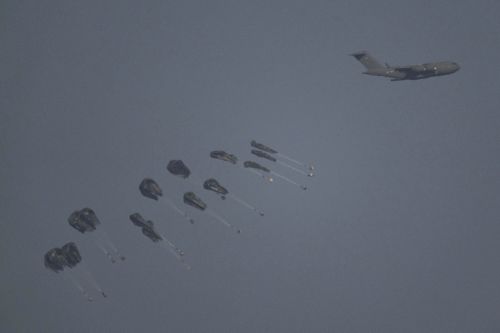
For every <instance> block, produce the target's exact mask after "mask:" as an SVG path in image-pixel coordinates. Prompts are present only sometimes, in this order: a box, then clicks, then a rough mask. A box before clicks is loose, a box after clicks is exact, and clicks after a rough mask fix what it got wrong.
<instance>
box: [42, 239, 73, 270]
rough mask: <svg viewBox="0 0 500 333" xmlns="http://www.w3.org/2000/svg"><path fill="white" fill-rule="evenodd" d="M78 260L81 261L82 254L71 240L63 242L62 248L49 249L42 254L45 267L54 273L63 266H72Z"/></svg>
mask: <svg viewBox="0 0 500 333" xmlns="http://www.w3.org/2000/svg"><path fill="white" fill-rule="evenodd" d="M80 261H82V256H81V255H80V252H79V251H78V248H77V247H76V244H75V243H73V242H70V243H66V244H64V245H63V247H62V248H58V247H56V248H53V249H50V250H49V251H47V253H45V256H44V264H45V267H46V268H47V269H50V270H52V271H54V272H56V273H57V272H59V271H62V270H63V269H64V268H65V267H69V268H72V267H74V266H76V265H77V264H78V263H79V262H80Z"/></svg>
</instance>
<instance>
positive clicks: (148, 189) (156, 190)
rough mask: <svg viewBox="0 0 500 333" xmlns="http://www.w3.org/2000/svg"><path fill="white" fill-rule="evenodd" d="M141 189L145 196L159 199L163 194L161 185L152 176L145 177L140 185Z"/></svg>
mask: <svg viewBox="0 0 500 333" xmlns="http://www.w3.org/2000/svg"><path fill="white" fill-rule="evenodd" d="M139 191H141V194H142V195H143V196H145V197H148V198H150V199H153V200H158V198H159V197H161V196H162V195H163V192H162V190H161V188H160V186H159V185H158V184H157V183H156V182H155V181H154V180H153V179H151V178H144V179H143V180H142V182H141V184H140V185H139Z"/></svg>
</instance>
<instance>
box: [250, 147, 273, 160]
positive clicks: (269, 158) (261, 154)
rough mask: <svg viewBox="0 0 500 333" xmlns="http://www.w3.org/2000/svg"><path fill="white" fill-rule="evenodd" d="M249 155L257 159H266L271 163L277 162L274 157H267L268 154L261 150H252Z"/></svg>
mask: <svg viewBox="0 0 500 333" xmlns="http://www.w3.org/2000/svg"><path fill="white" fill-rule="evenodd" d="M251 153H252V154H254V155H255V156H258V157H261V158H265V159H267V160H269V161H272V162H276V161H277V160H276V158H275V157H273V156H271V155H269V154H268V153H266V152H263V151H261V150H257V149H252V150H251Z"/></svg>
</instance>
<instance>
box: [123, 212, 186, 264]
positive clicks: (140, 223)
mask: <svg viewBox="0 0 500 333" xmlns="http://www.w3.org/2000/svg"><path fill="white" fill-rule="evenodd" d="M129 218H130V221H132V223H133V224H134V225H135V226H137V227H139V228H141V230H142V234H143V235H144V236H146V237H147V238H149V239H150V240H151V241H153V243H160V242H161V241H164V242H166V243H163V242H161V243H160V244H166V247H165V246H164V248H166V249H167V250H168V251H170V252H171V253H172V254H173V255H174V256H175V258H176V259H177V260H178V261H179V262H180V263H182V264H183V265H184V266H185V267H186V268H187V269H191V267H190V266H189V265H188V264H186V263H185V262H184V259H183V258H182V256H184V251H182V250H181V249H179V248H178V247H177V246H176V245H175V244H174V243H172V242H171V241H170V240H168V239H167V238H166V237H165V236H163V235H161V234H160V233H158V232H157V231H156V230H155V229H154V223H153V221H151V220H147V221H146V219H144V218H143V217H142V215H141V214H139V213H133V214H130V216H129Z"/></svg>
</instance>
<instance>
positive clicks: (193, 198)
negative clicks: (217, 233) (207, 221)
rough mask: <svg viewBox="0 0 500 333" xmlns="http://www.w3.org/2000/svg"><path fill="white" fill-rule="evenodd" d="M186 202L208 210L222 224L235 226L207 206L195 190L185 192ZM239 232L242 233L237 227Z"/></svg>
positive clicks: (230, 226)
mask: <svg viewBox="0 0 500 333" xmlns="http://www.w3.org/2000/svg"><path fill="white" fill-rule="evenodd" d="M183 199H184V203H185V204H186V205H188V206H191V207H194V208H196V209H199V210H201V211H206V212H207V214H208V215H210V216H212V217H213V218H214V219H216V220H218V221H219V222H221V223H222V224H224V225H225V226H226V227H228V228H235V227H234V225H232V224H231V223H229V222H228V221H226V219H224V218H223V217H221V216H220V215H219V214H217V213H216V212H214V211H213V210H211V209H208V208H207V204H206V203H204V202H203V200H201V199H200V198H199V197H198V196H197V195H196V194H194V192H186V193H184V196H183ZM236 232H237V233H239V234H240V233H241V230H240V229H236Z"/></svg>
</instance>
